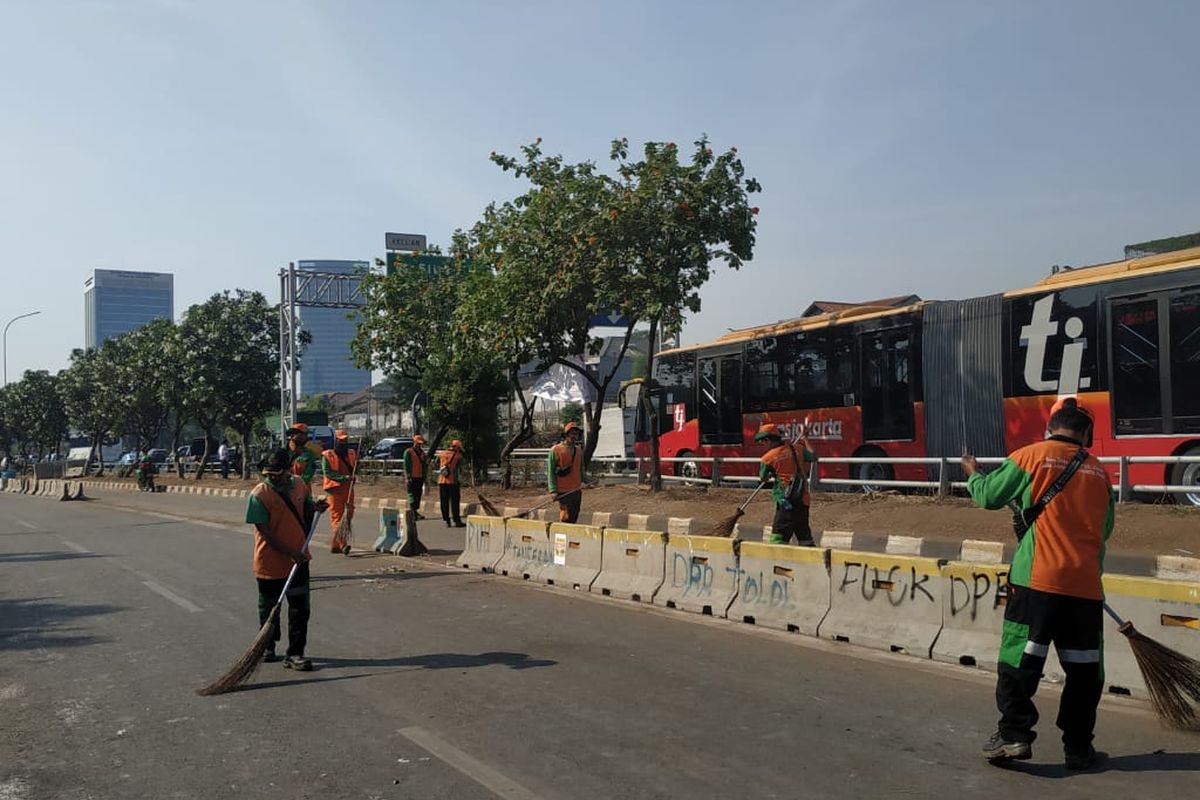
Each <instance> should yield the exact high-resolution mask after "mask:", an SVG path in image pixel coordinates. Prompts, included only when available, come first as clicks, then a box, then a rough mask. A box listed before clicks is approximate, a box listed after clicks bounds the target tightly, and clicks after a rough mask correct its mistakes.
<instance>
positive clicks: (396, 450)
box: [366, 436, 413, 461]
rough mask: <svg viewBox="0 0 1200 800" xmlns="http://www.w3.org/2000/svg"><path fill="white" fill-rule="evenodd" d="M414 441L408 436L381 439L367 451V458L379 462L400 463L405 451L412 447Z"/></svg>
mask: <svg viewBox="0 0 1200 800" xmlns="http://www.w3.org/2000/svg"><path fill="white" fill-rule="evenodd" d="M412 445H413V440H412V439H411V438H409V437H407V436H402V437H395V438H387V439H380V440H379V441H378V442H376V443H375V446H374V447H372V448H371V449H370V450H368V451H367V455H366V457H367V458H370V459H374V460H378V461H399V460H400V459H402V458H404V451H405V450H407V449H408V448H410V447H412Z"/></svg>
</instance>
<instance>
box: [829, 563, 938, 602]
mask: <svg viewBox="0 0 1200 800" xmlns="http://www.w3.org/2000/svg"><path fill="white" fill-rule="evenodd" d="M931 577H933V576H932V575H924V574H921V573H918V572H917V568H916V567H909V568H908V569H907V570H906V569H905V568H904V567H902V566H900V565H899V564H895V565H893V566H892V567H890V568H889V569H886V570H883V569H880V568H879V567H872V566H870V565H869V564H863V563H861V562H858V561H846V562H845V571H844V572H843V573H842V582H841V585H839V586H838V591H839V592H841V593H842V594H845V593H846V590H847V588H849V587H851V586H854V585H857V586H858V587H859V589H858V590H859V591H860V592H862V596H863V599H864V600H874V599H875V597H876V596H877V595H878V594H880V592H882V593H883V596H884V597H886V598H887V600H888V602H889V603H891V604H892V605H893V606H898V605H901V604H903V603H904V601H905V600H908V601H909V602H916V601H917V597H918V594H920V595H923V596H924V599H926V600H928V601H929V602H931V603H932V602H934V599H933V595H932V594H930V592H929V590H928V589H926V588H925V584H926V583H928V582H929V579H930V578H931Z"/></svg>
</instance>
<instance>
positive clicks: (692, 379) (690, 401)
mask: <svg viewBox="0 0 1200 800" xmlns="http://www.w3.org/2000/svg"><path fill="white" fill-rule="evenodd" d="M654 374H655V378H656V379H657V381H658V385H659V395H658V397H657V398H656V399H655V405H656V407H657V413H658V432H659V434H663V433H666V432H668V431H672V430H675V429H676V428H678V427H680V426H679V424H678V422H677V419H681V420H682V421H683V422H684V423H686V422H688V421H689V420H693V419H695V418H696V359H695V356H694V355H692V354H691V353H679V354H677V355H669V356H664V357H662V358H659V359H658V360H657V361H656V362H655V365H654ZM643 427H645V425H644V423H643ZM645 436H646V438H647V439H648V438H650V431H649V430H646V431H645ZM642 441H644V440H642Z"/></svg>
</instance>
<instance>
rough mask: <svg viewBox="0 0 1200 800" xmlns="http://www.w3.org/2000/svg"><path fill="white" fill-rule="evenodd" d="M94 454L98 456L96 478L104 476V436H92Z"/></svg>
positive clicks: (94, 434) (95, 434) (97, 434)
mask: <svg viewBox="0 0 1200 800" xmlns="http://www.w3.org/2000/svg"><path fill="white" fill-rule="evenodd" d="M92 453H93V454H94V455H95V456H96V477H97V478H101V477H103V476H104V438H103V435H102V434H99V433H93V434H92Z"/></svg>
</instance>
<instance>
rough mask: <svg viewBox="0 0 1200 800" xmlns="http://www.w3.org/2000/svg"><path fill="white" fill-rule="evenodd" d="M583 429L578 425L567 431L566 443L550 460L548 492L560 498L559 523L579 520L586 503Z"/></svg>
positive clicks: (553, 451) (556, 448) (569, 425)
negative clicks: (583, 503) (582, 503)
mask: <svg viewBox="0 0 1200 800" xmlns="http://www.w3.org/2000/svg"><path fill="white" fill-rule="evenodd" d="M582 442H583V429H582V428H580V427H579V423H577V422H568V423H567V424H566V426H565V427H564V428H563V432H562V441H561V442H559V443H558V444H556V445H554V447H553V448H551V450H550V453H549V455H548V456H547V457H546V488H547V489H549V490H550V494H552V495H554V496H555V497H556V498H558V521H559V522H575V521H576V520H577V519H579V505H580V503H581V501H582V500H583V445H582Z"/></svg>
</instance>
